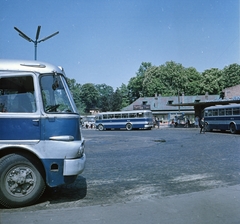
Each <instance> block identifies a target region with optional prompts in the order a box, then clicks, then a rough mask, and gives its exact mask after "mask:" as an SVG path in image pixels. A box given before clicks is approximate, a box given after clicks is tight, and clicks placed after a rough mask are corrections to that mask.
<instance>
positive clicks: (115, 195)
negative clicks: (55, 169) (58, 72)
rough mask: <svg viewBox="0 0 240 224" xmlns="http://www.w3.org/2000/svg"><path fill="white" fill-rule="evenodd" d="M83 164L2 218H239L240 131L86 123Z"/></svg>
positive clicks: (43, 220)
mask: <svg viewBox="0 0 240 224" xmlns="http://www.w3.org/2000/svg"><path fill="white" fill-rule="evenodd" d="M83 133H84V136H85V138H86V152H87V166H86V169H85V171H84V173H83V174H82V175H81V176H79V178H78V179H77V180H76V182H75V183H73V184H70V185H67V186H62V187H59V188H56V189H53V190H52V191H48V192H46V193H45V194H44V196H43V197H42V198H41V200H40V201H39V202H38V203H37V204H36V205H33V206H29V207H25V208H19V209H3V208H1V207H0V209H1V210H0V223H1V224H11V223H18V224H21V223H53V224H57V223H58V224H59V223H90V224H91V223H116V224H118V223H133V224H134V223H139V224H141V223H142V224H143V223H163V224H165V223H167V224H168V223H177V224H178V223H182V224H183V223H197V224H198V223H199V224H200V223H209V224H212V223H218V224H219V223H220V224H222V223H240V222H239V220H240V215H239V214H240V212H239V211H240V147H239V145H240V135H239V134H238V135H232V134H229V133H220V132H213V133H206V134H199V129H194V128H191V129H186V128H185V129H175V128H172V129H170V128H164V129H163V128H161V129H154V130H152V131H131V132H127V131H107V132H99V131H95V130H84V131H83Z"/></svg>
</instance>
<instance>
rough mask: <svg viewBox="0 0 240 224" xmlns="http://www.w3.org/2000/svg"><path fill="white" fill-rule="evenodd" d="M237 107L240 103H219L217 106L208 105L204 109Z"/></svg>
mask: <svg viewBox="0 0 240 224" xmlns="http://www.w3.org/2000/svg"><path fill="white" fill-rule="evenodd" d="M235 107H240V104H228V105H217V106H211V107H206V108H205V109H204V110H212V109H225V108H235Z"/></svg>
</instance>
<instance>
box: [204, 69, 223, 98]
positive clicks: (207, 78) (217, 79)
mask: <svg viewBox="0 0 240 224" xmlns="http://www.w3.org/2000/svg"><path fill="white" fill-rule="evenodd" d="M223 88H224V79H223V76H222V71H221V70H219V69H217V68H211V69H207V70H205V71H204V72H203V73H202V78H201V82H200V93H201V94H205V93H206V92H208V94H220V92H221V91H222V89H223Z"/></svg>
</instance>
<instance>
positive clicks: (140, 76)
mask: <svg viewBox="0 0 240 224" xmlns="http://www.w3.org/2000/svg"><path fill="white" fill-rule="evenodd" d="M151 67H152V64H151V63H150V62H142V64H141V65H140V67H139V69H138V72H137V73H136V76H135V77H133V78H131V79H130V81H129V83H128V86H127V88H128V89H129V101H130V103H132V102H133V101H135V100H136V99H138V98H139V97H141V96H143V95H144V93H143V80H144V76H145V73H146V71H147V70H148V69H149V68H151Z"/></svg>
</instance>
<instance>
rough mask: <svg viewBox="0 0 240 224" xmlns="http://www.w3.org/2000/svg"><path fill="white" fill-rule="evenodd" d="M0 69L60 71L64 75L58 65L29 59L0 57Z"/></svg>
mask: <svg viewBox="0 0 240 224" xmlns="http://www.w3.org/2000/svg"><path fill="white" fill-rule="evenodd" d="M0 71H1V72H2V71H4V72H7V71H9V72H10V71H19V72H26V71H28V72H30V71H31V72H38V73H52V72H57V73H62V74H63V75H65V73H64V70H63V69H62V68H60V67H58V66H54V65H52V64H49V63H46V62H40V61H30V60H12V59H11V60H10V59H0Z"/></svg>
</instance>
